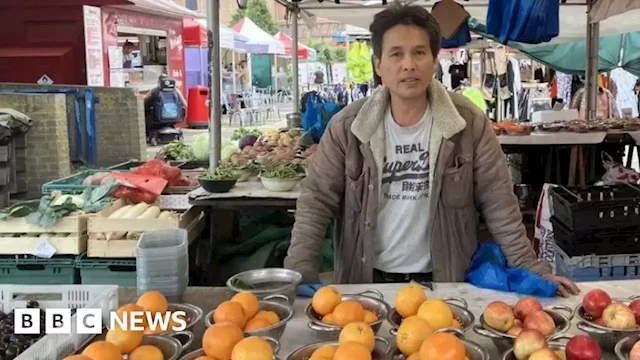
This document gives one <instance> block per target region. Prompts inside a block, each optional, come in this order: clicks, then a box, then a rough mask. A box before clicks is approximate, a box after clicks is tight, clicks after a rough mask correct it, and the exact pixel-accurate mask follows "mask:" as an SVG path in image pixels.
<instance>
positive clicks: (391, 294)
mask: <svg viewBox="0 0 640 360" xmlns="http://www.w3.org/2000/svg"><path fill="white" fill-rule="evenodd" d="M402 285H403V284H358V285H337V288H338V289H339V290H340V291H341V292H342V293H343V294H349V293H358V292H362V291H364V290H367V289H376V290H379V291H381V292H382V293H383V294H384V298H385V301H386V302H387V304H389V305H390V306H393V304H394V302H395V296H396V293H397V292H398V290H399V289H400V287H401V286H402ZM578 286H579V287H580V289H581V290H582V294H581V295H578V296H573V297H571V298H567V299H564V298H541V299H540V300H541V302H542V304H543V306H549V305H566V306H569V307H571V308H575V307H576V306H577V305H578V304H579V303H580V302H581V301H582V296H583V295H584V294H585V293H586V292H587V291H589V290H591V289H602V290H604V291H606V292H608V293H609V294H610V295H611V296H612V297H620V298H625V297H630V296H632V295H635V294H638V293H640V280H625V281H610V282H588V283H579V284H578ZM634 289H635V291H634ZM232 295H233V292H232V291H231V290H229V289H227V288H224V287H189V288H188V289H187V291H186V293H185V294H184V297H183V302H185V303H190V304H193V305H196V306H198V307H200V308H202V310H203V312H204V313H205V314H207V313H208V312H209V311H211V310H212V309H214V308H215V307H216V306H217V305H218V304H220V303H221V302H223V301H225V300H228V299H229V298H231V296H232ZM428 296H429V297H431V298H434V297H435V298H444V297H447V296H456V297H461V298H463V299H465V300H466V301H467V303H468V304H469V310H471V312H473V314H474V315H475V317H476V324H477V323H478V318H479V317H480V315H481V314H482V312H483V310H484V308H485V307H486V306H487V304H488V303H490V302H491V301H494V300H501V301H505V302H507V303H511V304H515V303H516V301H517V300H518V299H519V298H520V297H521V296H518V295H516V294H512V293H504V292H499V291H493V290H484V289H479V288H477V287H474V286H472V285H470V284H467V283H436V284H434V291H433V292H432V293H431V294H429V295H428ZM135 298H136V289H135V288H130V287H124V288H122V287H121V288H120V294H119V301H120V303H121V304H126V303H129V302H133V301H134V300H135ZM308 303H309V299H303V298H298V299H297V300H296V303H295V305H294V308H295V316H294V318H293V319H292V320H291V321H290V322H289V323H288V324H287V328H286V330H285V332H284V335H283V337H282V339H281V340H280V343H281V350H280V353H279V354H280V356H281V359H284V358H286V356H287V355H289V354H290V353H291V352H292V351H293V350H295V349H297V348H299V347H302V346H304V345H308V344H311V343H314V342H317V341H318V340H317V339H316V338H315V333H314V331H313V330H311V329H309V328H308V327H307V323H308V320H307V318H306V316H305V312H304V309H305V307H306V306H307V304H308ZM575 324H576V320H575V319H574V320H572V325H571V328H570V329H569V331H568V332H569V333H571V334H580V333H581V332H580V331H579V330H578V329H577V328H576V325H575ZM389 329H390V326H389V324H388V323H387V322H385V323H383V326H382V328H381V329H380V332H379V333H378V335H379V336H382V337H384V338H386V339H387V340H390V341H394V338H393V336H391V335H390V334H389ZM204 330H205V325H204V321H201V322H200V323H199V324H197V325H196V326H195V327H194V328H193V331H194V333H195V335H196V336H195V340H194V342H193V345H192V348H191V349H190V350H195V349H198V348H199V347H200V346H201V343H202V334H203V333H204ZM465 337H466V339H467V340H470V341H473V342H476V343H478V344H480V345H481V346H484V347H485V348H486V349H487V350H488V351H489V353H490V354H491V359H495V360H499V359H501V357H500V354H499V353H498V350H497V349H496V348H495V346H494V345H493V342H492V341H491V340H490V339H487V338H484V337H482V336H479V335H477V334H475V333H474V332H473V330H471V329H470V330H469V331H468V332H467V333H466V334H465ZM614 359H616V358H615V356H614V355H613V354H605V356H603V360H614Z"/></svg>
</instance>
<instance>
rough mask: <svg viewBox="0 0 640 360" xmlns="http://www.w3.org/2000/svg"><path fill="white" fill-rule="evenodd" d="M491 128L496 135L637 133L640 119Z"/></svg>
mask: <svg viewBox="0 0 640 360" xmlns="http://www.w3.org/2000/svg"><path fill="white" fill-rule="evenodd" d="M491 126H492V128H493V131H494V132H495V133H496V135H504V134H506V135H528V134H530V133H531V132H532V131H534V130H535V131H539V132H559V131H566V132H576V133H587V132H606V131H638V130H640V119H632V118H624V119H620V118H611V119H598V120H595V121H586V120H580V119H578V120H565V121H550V122H544V123H518V122H515V121H512V120H505V121H502V122H492V123H491Z"/></svg>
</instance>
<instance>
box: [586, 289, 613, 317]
mask: <svg viewBox="0 0 640 360" xmlns="http://www.w3.org/2000/svg"><path fill="white" fill-rule="evenodd" d="M609 305H611V297H610V296H609V294H607V293H606V292H604V291H602V290H599V289H596V290H591V291H589V292H588V293H587V294H586V295H585V296H584V298H583V299H582V308H583V309H584V311H585V312H586V313H587V314H589V315H590V316H592V317H594V318H599V317H601V316H602V312H603V311H604V308H606V307H607V306H609Z"/></svg>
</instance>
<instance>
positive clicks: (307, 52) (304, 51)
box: [273, 31, 318, 61]
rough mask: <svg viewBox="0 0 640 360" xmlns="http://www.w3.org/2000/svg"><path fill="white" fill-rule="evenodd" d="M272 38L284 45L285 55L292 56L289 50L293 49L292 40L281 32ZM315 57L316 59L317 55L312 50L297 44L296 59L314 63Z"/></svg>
mask: <svg viewBox="0 0 640 360" xmlns="http://www.w3.org/2000/svg"><path fill="white" fill-rule="evenodd" d="M273 37H275V38H276V39H277V40H278V41H280V42H281V43H282V44H284V52H285V54H287V55H289V56H292V55H291V51H292V50H291V49H292V48H293V38H291V36H289V35H287V34H285V33H283V32H282V31H280V32H279V33H277V34H275V35H274V36H273ZM317 57H318V54H317V53H316V51H315V50H314V49H312V48H310V47H308V46H306V45H304V44H300V43H298V59H300V60H305V61H315V60H316V58H317Z"/></svg>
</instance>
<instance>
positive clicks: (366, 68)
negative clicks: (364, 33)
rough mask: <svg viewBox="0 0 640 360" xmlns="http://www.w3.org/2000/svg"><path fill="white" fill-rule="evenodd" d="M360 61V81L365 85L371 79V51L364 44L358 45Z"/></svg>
mask: <svg viewBox="0 0 640 360" xmlns="http://www.w3.org/2000/svg"><path fill="white" fill-rule="evenodd" d="M360 61H361V63H362V81H361V82H360V83H366V82H368V81H371V80H372V79H373V65H372V64H371V50H370V49H369V45H368V44H367V43H366V42H364V41H363V42H362V43H360Z"/></svg>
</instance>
